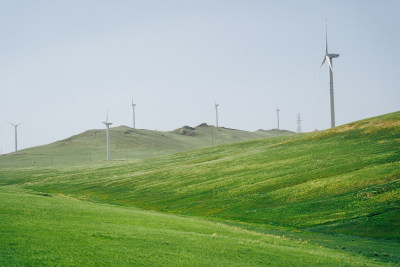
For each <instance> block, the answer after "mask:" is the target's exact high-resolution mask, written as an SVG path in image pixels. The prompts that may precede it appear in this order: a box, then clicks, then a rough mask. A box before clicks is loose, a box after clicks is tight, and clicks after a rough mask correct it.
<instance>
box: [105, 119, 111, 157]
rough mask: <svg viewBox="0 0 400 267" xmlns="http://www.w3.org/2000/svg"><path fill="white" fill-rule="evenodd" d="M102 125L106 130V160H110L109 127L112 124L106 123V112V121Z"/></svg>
mask: <svg viewBox="0 0 400 267" xmlns="http://www.w3.org/2000/svg"><path fill="white" fill-rule="evenodd" d="M103 124H104V125H105V126H106V128H107V160H110V125H111V124H112V123H111V122H108V111H107V117H106V121H105V122H103Z"/></svg>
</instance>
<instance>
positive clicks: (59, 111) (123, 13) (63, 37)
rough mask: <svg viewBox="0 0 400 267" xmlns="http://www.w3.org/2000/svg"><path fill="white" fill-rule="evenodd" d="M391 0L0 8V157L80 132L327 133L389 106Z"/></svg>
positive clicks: (395, 45) (394, 45) (399, 25)
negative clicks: (206, 127) (208, 129)
mask: <svg viewBox="0 0 400 267" xmlns="http://www.w3.org/2000/svg"><path fill="white" fill-rule="evenodd" d="M399 12H400V1H398V0H393V1H389V0H376V1H361V0H360V1H320V0H318V1H278V0H276V1H267V0H259V1H258V0H241V1H235V0H226V1H225V0H221V1H217V0H197V1H189V0H182V1H169V0H159V1H151V0H150V1H148V0H146V1H144V0H143V1H134V0H132V1H128V0H113V1H111V0H109V1H101V0H93V1H91V0H65V1H61V0H60V1H51V0H47V1H40V0H35V1H30V0H26V1H19V0H0V36H1V39H0V40H1V41H0V100H1V104H0V147H1V149H2V152H3V153H5V152H10V151H12V150H13V149H14V129H13V127H12V126H10V125H9V124H8V123H7V121H11V122H22V125H21V126H20V127H19V131H18V134H19V148H21V149H22V148H26V147H31V146H36V145H42V144H46V143H50V142H54V141H56V140H60V139H63V138H67V137H69V136H71V135H74V134H78V133H80V132H83V131H86V130H88V129H93V128H104V125H103V124H101V122H102V121H104V120H105V117H106V113H107V109H108V108H109V120H110V121H111V122H113V123H114V124H113V126H119V125H128V126H132V107H131V98H132V97H133V98H134V102H135V103H137V109H136V126H137V128H145V129H157V130H173V129H175V128H178V127H180V126H183V125H191V126H195V125H198V124H200V123H202V122H206V123H208V124H215V109H214V103H215V102H217V103H219V104H220V106H219V111H220V112H219V122H220V125H222V126H225V127H230V128H237V129H243V130H250V131H254V130H257V129H260V128H262V129H271V128H276V112H275V109H276V107H277V105H279V108H280V110H281V112H280V115H281V123H280V124H281V128H283V129H288V130H296V127H297V125H296V119H297V113H300V114H301V117H302V119H303V123H302V126H303V130H304V131H312V130H314V129H326V128H329V127H330V113H329V112H330V111H329V77H328V68H327V66H324V67H323V68H322V69H321V71H320V72H319V74H318V76H317V78H316V79H315V80H313V75H314V73H315V72H316V71H317V69H318V67H319V65H320V63H321V61H322V59H323V56H324V52H325V51H324V50H325V14H326V13H328V35H329V36H328V39H329V52H331V53H338V54H340V57H339V58H338V59H334V62H333V67H334V71H335V74H334V75H335V77H334V81H335V103H336V123H337V125H341V124H345V123H348V122H351V121H355V120H359V119H363V118H367V117H371V116H376V115H381V114H384V113H389V112H393V111H398V110H399V109H400V104H399V103H400V88H399V75H400V67H399V63H398V61H399V59H400V16H399Z"/></svg>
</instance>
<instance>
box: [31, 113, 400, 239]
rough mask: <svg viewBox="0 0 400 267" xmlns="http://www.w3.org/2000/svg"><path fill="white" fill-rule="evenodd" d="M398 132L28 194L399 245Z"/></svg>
mask: <svg viewBox="0 0 400 267" xmlns="http://www.w3.org/2000/svg"><path fill="white" fill-rule="evenodd" d="M399 126H400V112H396V113H392V114H387V115H384V116H380V117H376V118H372V119H367V120H363V121H359V122H355V123H351V124H348V125H344V126H341V127H337V128H334V129H331V130H327V131H323V132H317V133H310V134H302V135H295V136H286V137H277V138H268V139H262V140H255V141H248V142H241V143H235V144H228V145H222V146H217V147H212V148H206V149H201V150H196V151H190V152H185V153H180V154H174V155H170V156H165V157H160V158H154V159H148V160H143V161H140V162H137V163H134V164H126V165H120V166H111V167H103V168H97V169H91V170H73V171H70V172H59V173H57V174H54V173H52V174H51V175H49V174H46V173H43V174H42V175H39V176H37V182H36V183H35V182H34V181H31V185H29V187H30V188H34V189H35V190H40V191H43V192H50V193H63V194H71V195H74V196H75V197H77V198H85V199H92V200H94V201H101V202H107V203H116V204H122V205H126V206H138V207H142V208H145V209H153V210H159V211H163V212H172V213H179V214H189V215H195V216H203V217H210V216H211V217H214V218H218V219H223V220H229V221H236V222H240V223H247V224H252V225H259V226H262V227H265V228H268V227H271V228H282V227H283V228H287V229H303V230H307V231H319V232H331V233H344V234H349V235H357V236H367V237H379V238H386V239H397V240H398V239H400V227H399V226H400V179H399V178H400V152H399V151H400V149H399V148H400V127H399ZM43 178H46V180H44V181H43ZM32 183H33V184H32Z"/></svg>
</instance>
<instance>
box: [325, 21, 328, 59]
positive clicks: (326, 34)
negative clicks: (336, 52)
mask: <svg viewBox="0 0 400 267" xmlns="http://www.w3.org/2000/svg"><path fill="white" fill-rule="evenodd" d="M325 21H326V24H325V55H328V14H326V19H325Z"/></svg>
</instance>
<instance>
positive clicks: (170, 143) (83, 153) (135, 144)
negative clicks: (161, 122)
mask: <svg viewBox="0 0 400 267" xmlns="http://www.w3.org/2000/svg"><path fill="white" fill-rule="evenodd" d="M290 134H293V132H290V131H286V130H276V129H273V130H267V131H266V130H258V131H255V132H247V131H242V130H235V129H228V128H223V127H218V128H216V127H214V126H209V125H207V124H205V123H203V124H200V125H199V126H197V127H194V128H193V127H189V126H184V127H182V128H179V129H176V130H174V131H170V132H161V131H153V130H141V129H133V128H129V127H127V126H119V127H114V128H110V151H111V159H112V160H114V161H121V160H124V161H126V160H137V159H143V158H151V157H156V156H162V155H167V154H172V153H177V152H183V151H188V150H194V149H197V148H203V147H209V146H212V145H220V144H226V143H232V142H239V141H245V140H252V139H260V138H266V137H274V136H281V135H290ZM106 142H107V141H106V131H105V130H103V129H102V130H98V129H97V130H88V131H86V132H83V133H81V134H78V135H75V136H72V137H70V138H67V139H64V140H60V141H57V142H54V143H52V144H48V145H43V146H38V147H33V148H28V149H24V150H21V151H19V155H14V154H12V153H11V154H9V155H3V156H2V157H0V167H4V168H7V167H12V168H14V167H30V166H32V165H35V166H40V167H44V166H47V167H48V166H76V165H98V163H99V161H103V160H105V159H106V155H107V152H106V147H107V143H106Z"/></svg>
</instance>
